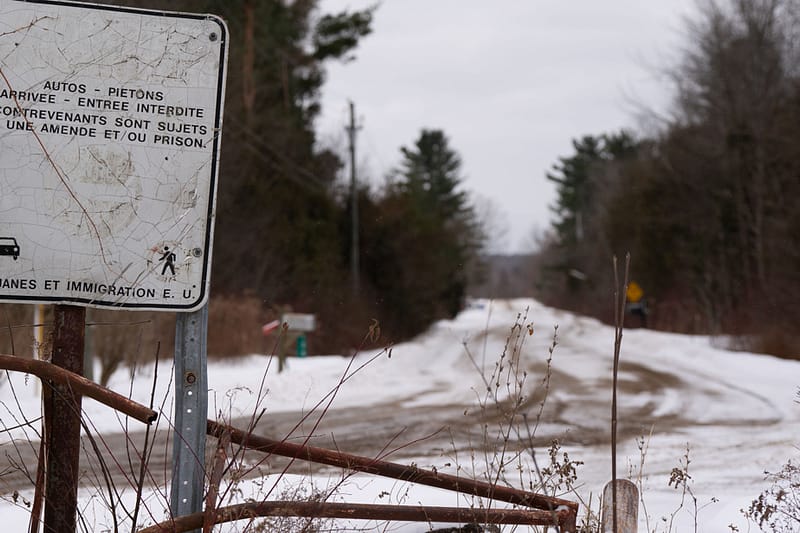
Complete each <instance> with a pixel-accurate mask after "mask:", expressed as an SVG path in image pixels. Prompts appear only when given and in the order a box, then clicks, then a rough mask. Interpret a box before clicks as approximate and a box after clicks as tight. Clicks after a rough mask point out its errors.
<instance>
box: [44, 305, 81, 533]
mask: <svg viewBox="0 0 800 533" xmlns="http://www.w3.org/2000/svg"><path fill="white" fill-rule="evenodd" d="M85 326H86V309H85V308H83V307H76V306H72V305H57V306H56V307H55V316H54V331H53V358H52V362H53V364H55V365H56V366H59V367H61V368H64V369H66V370H69V371H70V372H74V373H75V374H79V375H83V343H84V330H85ZM50 387H51V389H52V393H51V394H50V395H49V396H50V401H49V402H46V405H45V424H46V437H45V438H46V444H47V472H46V481H45V503H44V531H47V532H48V533H51V532H52V533H74V532H75V527H76V511H77V508H78V475H79V467H80V451H81V446H80V445H81V395H80V394H79V393H77V392H76V391H75V390H74V389H73V388H72V387H70V385H69V383H53V382H51V383H50Z"/></svg>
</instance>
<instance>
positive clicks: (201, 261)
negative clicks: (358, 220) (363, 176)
mask: <svg viewBox="0 0 800 533" xmlns="http://www.w3.org/2000/svg"><path fill="white" fill-rule="evenodd" d="M227 33H228V32H227V27H226V26H225V23H224V22H223V21H222V20H221V19H219V18H218V17H216V16H213V15H206V14H190V13H170V12H163V11H148V10H142V9H134V8H127V7H121V6H103V5H96V4H86V3H80V2H75V1H71V0H63V1H58V2H53V1H50V0H28V1H20V0H0V191H1V193H0V302H16V303H30V304H42V303H51V304H56V313H55V315H56V332H55V339H54V353H53V361H54V362H56V363H57V364H60V365H61V366H63V367H64V368H67V369H68V370H70V371H72V372H76V373H80V372H81V371H82V358H83V343H84V331H85V321H84V317H85V307H103V308H112V309H131V310H155V311H165V312H177V313H179V319H178V327H177V331H176V345H177V349H176V354H175V356H176V368H180V369H181V370H180V376H179V378H178V379H177V380H176V382H177V384H178V385H177V390H176V412H177V418H176V424H175V432H176V435H175V439H174V440H175V443H176V450H175V454H176V458H177V459H176V461H175V465H176V466H175V469H174V472H173V474H174V479H173V486H172V492H173V494H172V500H173V503H174V505H175V506H174V507H173V512H174V513H188V512H194V511H198V510H201V509H200V505H201V501H200V499H199V498H194V497H193V496H189V495H188V494H189V493H188V492H186V491H185V487H189V486H191V490H192V491H198V490H199V491H202V480H203V476H202V467H203V462H204V461H203V448H204V447H203V445H202V444H200V443H201V442H204V440H200V439H204V436H205V425H206V409H207V407H206V394H207V385H206V378H205V376H206V366H205V365H206V363H205V360H206V359H205V357H206V354H205V345H206V327H207V326H206V324H207V316H208V315H207V301H208V295H209V290H210V269H211V251H212V250H211V248H212V242H213V226H214V218H215V195H216V189H217V173H218V160H219V149H220V141H221V128H222V111H223V101H224V84H225V74H226V62H227V47H228V44H227V43H228V37H227ZM76 357H77V359H79V360H80V362H81V364H79V362H78V361H76V360H75V359H76ZM53 397H54V398H53V402H52V405H50V404H49V403H47V404H46V411H49V413H46V415H47V416H46V418H47V419H48V422H49V427H48V429H47V435H48V438H47V445H48V452H47V453H48V457H50V458H52V459H53V462H51V463H49V464H48V470H47V476H48V479H47V494H46V497H47V501H46V503H45V529H47V530H48V531H74V525H75V516H74V515H75V510H76V507H75V506H76V497H77V496H76V495H77V478H78V472H79V470H78V466H79V465H78V462H77V461H78V455H76V454H73V452H76V453H77V451H78V450H79V437H80V420H79V414H80V398H79V397H76V396H74V395H72V394H71V393H70V391H68V390H66V391H61V390H58V389H55V390H54V391H53ZM56 397H57V398H56ZM59 402H60V403H59ZM69 413H71V415H70V416H68V415H69ZM59 424H63V425H59ZM179 442H180V444H181V446H178V445H177V444H178V443H179ZM62 451H63V452H64V456H65V458H63V459H62V458H59V457H61V455H62V453H61V452H62ZM187 457H191V460H187V459H186V458H187ZM62 480H63V484H60V483H62ZM67 485H69V487H67ZM58 487H62V489H59V488H58ZM51 488H52V491H54V492H51ZM61 490H63V492H62V491H61ZM55 491H58V492H55ZM68 494H69V496H67V495H68ZM72 494H75V496H72ZM187 505H188V506H187ZM70 528H71V529H70Z"/></svg>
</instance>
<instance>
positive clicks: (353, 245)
mask: <svg viewBox="0 0 800 533" xmlns="http://www.w3.org/2000/svg"><path fill="white" fill-rule="evenodd" d="M346 129H347V133H348V137H349V139H350V206H351V207H350V208H351V212H350V213H351V217H350V277H351V278H352V280H353V295H357V294H358V287H359V279H358V278H359V274H358V272H359V266H358V257H359V251H358V187H357V180H356V130H357V129H358V128H356V106H355V104H354V103H353V102H352V101H351V102H350V125H349V126H348V127H347V128H346Z"/></svg>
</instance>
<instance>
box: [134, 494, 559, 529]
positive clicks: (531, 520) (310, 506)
mask: <svg viewBox="0 0 800 533" xmlns="http://www.w3.org/2000/svg"><path fill="white" fill-rule="evenodd" d="M205 514H206V513H194V514H191V515H186V516H181V517H178V518H175V519H174V520H167V521H165V522H161V523H159V524H156V525H153V526H149V527H146V528H144V529H140V530H139V533H184V532H186V531H191V530H192V529H195V528H198V527H200V526H201V525H202V524H203V520H204V515H205ZM569 514H570V510H569V509H566V508H564V509H561V510H559V511H555V512H550V511H543V510H540V509H472V508H469V507H425V506H421V505H420V506H411V505H373V504H355V503H331V502H302V501H300V502H298V501H274V502H250V503H242V504H238V505H231V506H229V507H222V508H220V509H217V510H216V511H214V512H213V523H214V524H221V523H223V522H233V521H236V520H244V519H251V518H255V517H264V516H296V517H314V518H343V519H350V520H397V521H403V522H460V523H479V524H524V525H532V526H536V525H538V526H547V525H550V526H555V525H560V524H561V523H563V522H564V521H566V520H567V519H568V515H569ZM206 520H207V518H206ZM562 531H564V529H563V528H562Z"/></svg>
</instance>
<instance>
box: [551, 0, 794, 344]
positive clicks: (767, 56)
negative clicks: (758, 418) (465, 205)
mask: <svg viewBox="0 0 800 533" xmlns="http://www.w3.org/2000/svg"><path fill="white" fill-rule="evenodd" d="M701 6H703V8H702V11H701V15H700V17H699V18H698V19H697V20H695V21H693V22H692V23H691V25H690V27H689V30H690V31H689V41H688V42H687V43H685V48H684V51H683V54H682V60H681V62H680V63H679V64H677V65H675V66H674V67H673V69H672V70H671V71H670V73H669V74H670V79H671V81H672V83H673V85H674V88H675V100H674V104H673V106H672V109H671V113H670V115H669V116H668V117H666V118H665V119H664V122H663V124H664V125H663V127H662V128H661V131H660V133H659V134H658V135H655V136H650V137H637V136H635V135H634V134H633V133H631V132H626V131H622V132H607V133H601V134H596V135H586V136H583V137H580V138H577V139H575V140H574V141H573V148H574V152H573V153H571V154H568V155H565V156H564V157H562V158H560V160H559V161H558V162H557V163H556V164H555V165H554V166H553V169H552V171H551V172H550V173H549V174H548V176H547V177H548V179H550V180H551V181H552V182H553V183H554V184H555V185H556V188H557V202H556V205H554V206H553V212H554V225H553V231H552V233H551V234H550V235H549V236H548V238H547V240H546V242H545V243H544V244H543V247H542V251H541V253H540V254H539V256H538V257H537V267H538V273H537V276H536V277H537V281H536V283H537V284H538V289H539V294H540V296H541V297H542V298H543V300H544V301H547V302H549V303H552V304H555V305H559V306H562V307H567V308H570V309H573V310H577V311H580V312H583V313H588V314H591V315H594V316H598V317H601V318H604V319H606V320H610V319H611V317H612V308H611V306H610V305H609V304H608V302H610V301H611V296H610V291H611V290H612V287H614V282H613V269H612V268H611V257H612V255H616V256H617V257H618V258H619V259H620V261H622V260H623V258H624V256H625V254H626V253H627V252H630V254H631V257H632V268H631V278H632V279H634V280H636V281H637V283H638V284H639V285H640V286H641V287H643V288H644V292H645V295H646V297H647V299H648V304H649V310H650V316H649V319H650V320H649V325H650V326H652V327H657V328H661V329H667V330H674V331H684V332H691V333H713V334H729V335H734V336H735V338H736V339H737V342H738V343H739V347H741V348H742V349H752V350H757V351H765V352H768V353H773V354H776V355H783V356H792V357H798V356H800V336H799V335H798V330H797V324H798V322H799V321H800V310H798V304H797V302H798V300H799V299H800V209H798V207H797V206H798V198H800V160H798V153H799V152H798V147H800V75H799V74H800V9H799V8H800V4H798V2H796V1H795V0H733V1H731V2H725V3H722V2H718V3H714V2H706V3H704V4H701Z"/></svg>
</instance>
